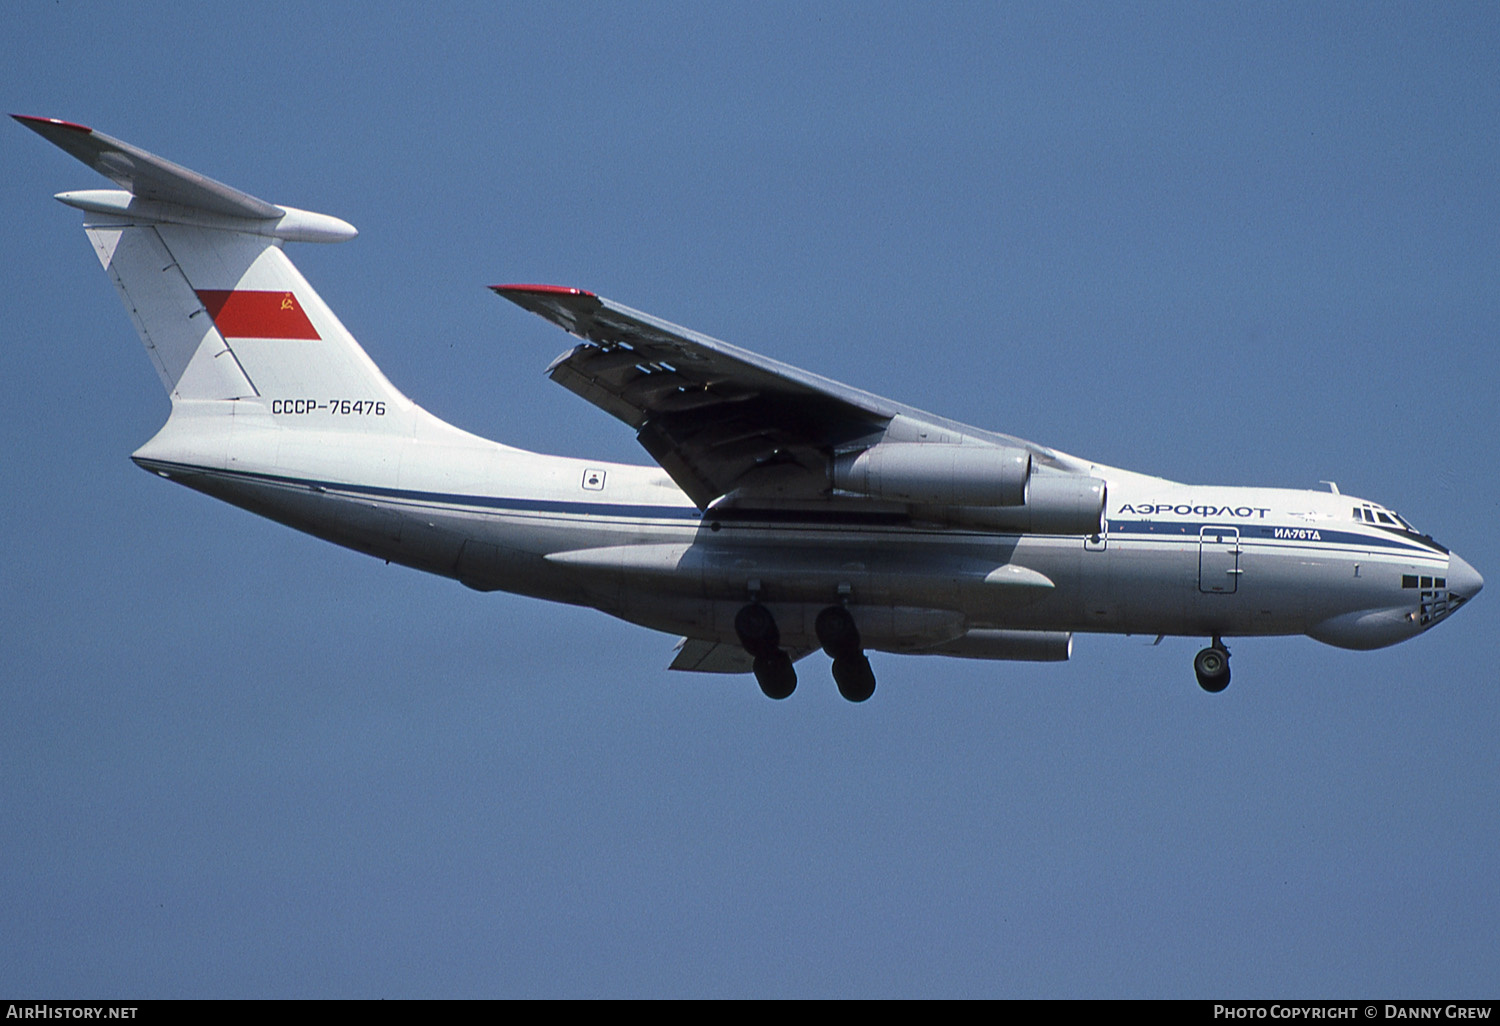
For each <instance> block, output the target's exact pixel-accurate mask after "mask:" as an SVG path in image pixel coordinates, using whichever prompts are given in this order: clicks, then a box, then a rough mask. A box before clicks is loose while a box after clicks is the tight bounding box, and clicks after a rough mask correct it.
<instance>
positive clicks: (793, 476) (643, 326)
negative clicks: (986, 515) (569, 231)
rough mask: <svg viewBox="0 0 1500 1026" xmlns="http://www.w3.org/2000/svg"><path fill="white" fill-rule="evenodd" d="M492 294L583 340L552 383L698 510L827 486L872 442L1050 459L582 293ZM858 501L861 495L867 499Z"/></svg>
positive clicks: (517, 289) (798, 495) (552, 289)
mask: <svg viewBox="0 0 1500 1026" xmlns="http://www.w3.org/2000/svg"><path fill="white" fill-rule="evenodd" d="M493 288H494V290H495V292H497V293H498V294H500V295H501V296H503V297H505V298H506V299H509V300H510V301H511V302H513V303H515V304H517V305H518V306H521V307H522V308H524V309H526V310H530V311H531V312H532V313H535V314H538V315H540V316H542V317H545V318H546V319H547V320H549V321H551V322H552V323H554V324H556V325H558V326H560V327H562V328H563V329H565V330H566V331H568V332H569V333H571V334H573V335H576V336H577V337H578V338H580V339H582V340H583V343H582V344H581V345H578V346H575V347H574V348H573V349H572V350H570V351H569V352H567V353H564V354H563V355H562V356H560V357H558V359H557V360H555V361H553V363H552V366H551V367H549V368H548V374H549V375H550V376H551V378H552V380H553V381H556V382H557V383H558V384H560V385H562V386H564V387H565V388H568V389H570V390H571V391H573V392H576V393H577V394H578V395H580V396H582V397H583V398H585V399H587V400H588V401H589V402H591V403H593V404H594V405H595V406H598V407H599V408H600V409H603V410H605V411H606V412H608V413H610V414H612V415H613V416H615V417H618V418H619V419H620V420H623V421H624V422H625V423H627V424H629V425H630V426H631V427H633V428H635V430H636V435H637V438H638V439H639V440H640V443H641V445H643V446H644V447H645V449H646V451H647V452H649V453H650V454H651V456H652V458H653V459H655V460H656V462H657V463H659V464H661V466H662V468H663V469H664V470H666V472H667V473H668V474H670V475H671V476H672V479H673V480H674V481H676V482H677V484H678V485H679V486H680V487H681V488H682V490H683V491H684V492H686V493H687V494H688V496H689V497H690V498H691V499H692V500H693V501H694V502H695V503H697V505H698V507H699V508H700V509H706V508H707V507H708V506H709V505H710V504H711V503H714V502H715V501H716V500H720V499H723V498H724V497H726V496H727V497H730V498H731V499H733V500H736V501H748V502H754V501H756V500H763V499H784V500H805V499H817V498H826V497H828V496H829V495H830V494H831V493H832V491H833V481H834V464H835V461H836V460H838V459H839V458H840V457H841V456H842V455H843V454H846V453H850V452H859V451H862V450H864V449H868V448H870V447H871V446H872V445H874V444H875V443H876V442H879V441H882V440H884V441H898V440H899V441H902V442H930V443H934V444H941V443H948V444H950V445H958V444H968V445H974V444H978V445H980V446H989V447H993V446H1006V447H1009V448H1012V449H1024V450H1026V451H1029V452H1031V453H1032V454H1033V455H1036V456H1039V457H1041V458H1042V459H1044V460H1046V461H1053V460H1055V459H1056V458H1057V457H1058V456H1059V455H1060V454H1054V453H1052V452H1051V451H1050V450H1047V449H1042V448H1041V447H1038V446H1033V445H1031V443H1028V442H1023V441H1021V440H1020V439H1014V438H1010V437H1008V436H1004V435H994V434H991V433H989V432H982V431H978V430H976V429H973V428H968V427H965V426H964V425H960V424H955V423H953V422H952V421H946V420H942V419H940V418H936V417H933V416H931V415H930V414H925V413H922V412H921V411H919V410H913V409H911V408H910V407H906V406H902V405H900V404H898V403H894V402H891V401H890V400H887V399H882V398H880V397H879V396H875V395H871V394H870V393H868V392H862V391H860V390H859V389H855V388H850V387H849V386H847V385H842V384H839V383H838V382H836V381H830V380H829V379H827V378H823V377H819V376H818V375H816V374H810V373H808V372H807V371H804V370H799V369H798V368H796V367H792V366H789V365H787V364H784V363H780V362H778V361H776V360H771V359H767V358H766V357H764V356H759V355H757V354H755V353H751V352H748V351H747V350H744V349H740V348H738V347H736V346H732V345H730V344H728V343H727V342H720V341H718V340H717V339H712V338H709V337H708V336H706V335H701V334H699V333H698V332H696V331H690V330H688V329H687V328H682V327H679V326H677V325H675V324H671V323H668V322H667V321H663V320H660V319H659V318H656V317H652V316H651V315H650V314H645V313H642V312H640V311H639V310H632V309H631V308H630V307H628V306H623V305H621V304H619V303H615V302H612V301H610V300H608V299H604V298H602V297H600V296H596V295H595V294H593V293H592V292H585V291H583V290H582V289H574V288H563V287H560V286H556V285H495V286H493ZM866 501H868V500H866Z"/></svg>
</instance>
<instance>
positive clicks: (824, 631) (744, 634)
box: [734, 602, 875, 702]
mask: <svg viewBox="0 0 1500 1026" xmlns="http://www.w3.org/2000/svg"><path fill="white" fill-rule="evenodd" d="M813 626H814V629H815V630H816V631H817V633H818V643H819V644H820V645H822V646H823V651H824V652H827V653H828V655H829V656H830V657H831V658H832V659H833V680H834V683H836V684H837V685H838V686H839V694H841V695H843V696H844V697H845V698H847V699H848V700H849V701H851V702H863V701H865V699H867V698H869V697H870V696H871V695H873V694H874V693H875V671H874V670H872V669H870V660H869V659H868V658H867V657H866V656H865V652H864V644H863V643H862V642H861V640H860V637H859V628H858V627H856V626H855V625H854V617H852V616H850V615H849V610H847V609H845V608H844V607H843V606H829V607H828V608H827V609H825V610H823V611H822V612H821V613H819V614H818V618H817V620H816V622H815V623H814V625H813ZM734 632H735V634H737V635H738V636H739V639H740V644H741V645H742V646H744V649H745V651H746V652H748V653H750V655H751V656H752V657H753V658H754V659H755V681H756V683H757V684H759V685H760V689H761V691H763V692H765V695H766V697H767V698H776V699H781V698H787V697H788V696H790V695H791V693H792V692H793V691H795V690H797V671H796V670H795V669H793V668H792V660H791V657H789V656H788V655H787V654H786V652H785V651H783V650H782V648H781V631H780V629H779V628H778V627H777V626H776V618H775V617H773V616H772V615H771V611H770V610H769V609H767V608H766V607H765V606H763V605H761V604H760V603H759V602H752V603H750V604H749V605H748V606H745V607H744V608H743V609H741V610H740V611H739V612H738V613H736V614H735V617H734Z"/></svg>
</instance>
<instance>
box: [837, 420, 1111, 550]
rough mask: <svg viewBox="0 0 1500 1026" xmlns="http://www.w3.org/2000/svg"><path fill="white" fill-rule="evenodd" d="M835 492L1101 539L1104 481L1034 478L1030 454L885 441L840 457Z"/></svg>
mask: <svg viewBox="0 0 1500 1026" xmlns="http://www.w3.org/2000/svg"><path fill="white" fill-rule="evenodd" d="M833 484H834V487H835V488H838V489H840V490H841V491H845V492H853V493H855V494H859V495H868V496H870V497H871V498H873V499H880V500H883V501H888V502H904V503H910V504H911V505H912V506H914V507H920V508H919V509H914V510H913V514H914V515H917V516H919V517H922V518H926V519H931V520H934V521H937V522H940V523H950V524H959V525H966V526H973V527H978V528H984V529H992V530H1002V531H1022V532H1027V533H1036V534H1082V535H1092V534H1097V533H1099V532H1100V531H1101V530H1102V529H1103V522H1104V504H1105V500H1106V498H1107V496H1106V486H1105V483H1104V482H1103V481H1102V480H1100V479H1098V478H1095V477H1088V476H1085V475H1081V474H1061V473H1050V472H1045V471H1044V472H1041V473H1035V474H1034V473H1032V465H1031V454H1030V453H1029V452H1027V451H1026V450H1024V449H1018V448H1011V447H1005V446H987V445H950V444H921V443H906V442H885V443H882V444H880V445H874V446H871V447H870V448H868V449H865V450H863V451H861V452H858V453H847V454H845V455H842V456H839V457H837V458H836V459H835V460H834V464H833Z"/></svg>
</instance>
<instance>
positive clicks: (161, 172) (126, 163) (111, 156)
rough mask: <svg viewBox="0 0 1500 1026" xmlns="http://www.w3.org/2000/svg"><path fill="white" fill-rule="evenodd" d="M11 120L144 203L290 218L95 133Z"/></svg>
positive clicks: (53, 122) (47, 121) (69, 125)
mask: <svg viewBox="0 0 1500 1026" xmlns="http://www.w3.org/2000/svg"><path fill="white" fill-rule="evenodd" d="M11 117H13V118H15V119H16V120H17V121H19V122H20V123H21V124H23V125H25V126H26V127H27V128H29V129H31V130H32V131H33V132H35V133H36V134H37V135H39V136H41V137H42V138H43V139H46V140H47V141H48V142H50V143H52V144H54V145H55V146H57V147H59V148H61V149H64V150H66V151H68V152H69V153H71V154H72V155H73V156H75V157H77V158H78V159H79V160H81V161H83V162H84V163H85V164H87V165H88V166H89V167H91V168H93V169H94V170H95V171H97V172H99V173H100V174H101V175H103V176H104V177H105V178H108V179H109V180H110V181H112V182H114V183H115V184H116V185H118V186H119V187H120V188H122V189H125V190H127V191H129V192H130V193H131V194H132V195H134V196H139V197H140V198H141V199H147V200H156V201H158V202H160V203H176V204H178V205H180V206H184V207H193V208H195V209H197V210H207V211H211V212H212V213H215V214H227V215H228V216H230V217H250V218H255V219H257V220H270V219H272V218H277V217H280V216H281V215H282V214H284V213H286V211H284V210H282V209H281V208H280V207H278V206H276V205H275V204H274V203H267V202H266V201H265V200H263V199H256V198H255V197H254V196H251V195H250V194H249V193H245V192H240V190H238V189H233V188H230V187H229V186H227V185H225V184H224V183H223V182H216V181H214V180H213V179H212V178H209V177H207V176H206V175H200V174H199V173H198V172H196V171H189V170H188V169H187V168H185V167H182V166H181V165H180V164H174V163H172V162H171V161H170V160H165V159H163V158H161V157H158V156H156V154H154V153H147V152H146V151H145V150H143V149H140V148H139V147H135V146H132V145H130V144H129V143H127V142H121V141H120V140H119V139H115V138H112V137H110V136H107V135H105V134H104V133H103V132H96V131H94V130H93V129H92V128H87V127H85V126H83V125H75V124H74V123H73V122H71V121H59V120H58V119H57V118H37V117H28V116H26V115H24V114H12V115H11Z"/></svg>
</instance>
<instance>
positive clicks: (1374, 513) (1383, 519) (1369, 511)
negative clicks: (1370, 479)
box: [1354, 506, 1427, 538]
mask: <svg viewBox="0 0 1500 1026" xmlns="http://www.w3.org/2000/svg"><path fill="white" fill-rule="evenodd" d="M1354 519H1355V520H1363V521H1364V522H1365V523H1367V524H1384V525H1385V526H1387V527H1394V528H1399V529H1400V530H1403V531H1408V532H1410V533H1411V534H1415V535H1417V536H1418V537H1422V538H1425V537H1427V536H1426V535H1424V534H1422V532H1421V531H1418V530H1417V529H1416V528H1415V527H1413V526H1412V525H1411V524H1410V523H1409V522H1408V521H1407V520H1406V519H1405V518H1403V517H1402V516H1401V514H1399V513H1397V512H1395V511H1394V510H1383V509H1374V508H1372V507H1370V506H1359V507H1356V508H1355V510H1354Z"/></svg>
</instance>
